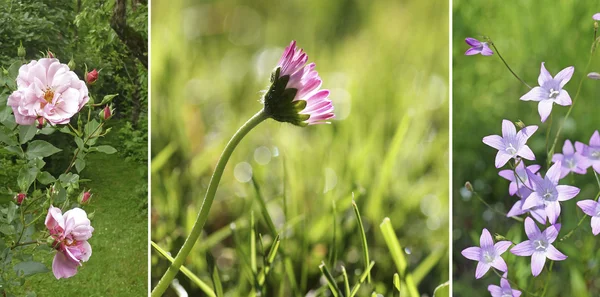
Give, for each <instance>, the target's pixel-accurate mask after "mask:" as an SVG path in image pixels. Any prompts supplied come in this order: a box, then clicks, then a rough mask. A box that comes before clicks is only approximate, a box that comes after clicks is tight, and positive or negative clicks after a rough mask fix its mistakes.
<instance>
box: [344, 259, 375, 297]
mask: <svg viewBox="0 0 600 297" xmlns="http://www.w3.org/2000/svg"><path fill="white" fill-rule="evenodd" d="M374 265H375V262H371V264H369V266H368V267H367V269H366V270H365V271H363V273H362V274H361V275H360V278H359V279H358V283H356V285H354V287H353V288H352V291H351V292H350V297H354V295H356V293H358V289H360V286H361V285H362V283H364V282H365V279H366V278H367V275H369V274H370V273H371V268H373V266H374Z"/></svg>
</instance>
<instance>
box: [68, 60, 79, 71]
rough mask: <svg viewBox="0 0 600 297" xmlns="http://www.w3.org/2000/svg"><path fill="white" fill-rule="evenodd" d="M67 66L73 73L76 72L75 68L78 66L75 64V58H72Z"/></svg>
mask: <svg viewBox="0 0 600 297" xmlns="http://www.w3.org/2000/svg"><path fill="white" fill-rule="evenodd" d="M67 66H68V67H69V69H70V70H71V71H73V70H75V67H77V64H76V63H75V60H73V57H71V60H69V63H68V64H67Z"/></svg>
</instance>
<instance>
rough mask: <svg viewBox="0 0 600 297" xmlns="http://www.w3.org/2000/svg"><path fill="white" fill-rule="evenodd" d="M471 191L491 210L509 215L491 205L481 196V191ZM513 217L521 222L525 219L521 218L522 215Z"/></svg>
mask: <svg viewBox="0 0 600 297" xmlns="http://www.w3.org/2000/svg"><path fill="white" fill-rule="evenodd" d="M471 193H473V195H475V197H477V199H479V201H481V203H483V204H485V206H487V207H488V208H489V209H490V210H493V211H495V212H497V213H498V214H500V215H502V216H504V217H507V215H506V214H505V213H503V212H501V211H499V210H497V209H496V208H494V207H492V206H491V205H489V204H488V203H487V202H485V200H483V198H481V196H479V193H477V192H475V191H472V192H471ZM510 218H511V219H514V220H517V221H519V222H523V219H521V218H520V217H510Z"/></svg>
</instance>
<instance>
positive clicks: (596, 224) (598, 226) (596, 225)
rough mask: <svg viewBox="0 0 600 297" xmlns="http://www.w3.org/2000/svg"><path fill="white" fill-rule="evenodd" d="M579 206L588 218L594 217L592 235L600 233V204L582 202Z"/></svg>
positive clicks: (589, 201)
mask: <svg viewBox="0 0 600 297" xmlns="http://www.w3.org/2000/svg"><path fill="white" fill-rule="evenodd" d="M577 206H579V208H581V210H582V211H583V212H584V213H585V214H586V215H588V216H590V217H592V223H591V224H592V233H594V235H598V233H600V203H599V202H596V201H595V200H581V201H579V202H577Z"/></svg>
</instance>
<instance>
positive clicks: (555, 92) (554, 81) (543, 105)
mask: <svg viewBox="0 0 600 297" xmlns="http://www.w3.org/2000/svg"><path fill="white" fill-rule="evenodd" d="M573 71H575V67H573V66H571V67H567V68H565V69H563V70H561V71H560V72H559V73H558V74H557V75H556V76H555V77H552V75H551V74H550V72H548V70H546V67H545V66H544V62H542V69H541V70H540V76H539V77H538V84H539V85H540V86H539V87H534V88H533V89H531V90H530V91H529V92H528V93H527V94H525V95H523V96H522V97H521V100H523V101H538V102H539V105H538V112H539V113H540V117H541V118H542V123H543V122H545V121H546V119H547V118H548V116H549V115H550V113H551V112H552V105H553V104H554V103H556V104H558V105H562V106H569V105H571V103H572V102H571V97H570V96H569V93H568V92H567V91H566V90H563V87H564V86H565V85H566V84H567V83H568V82H569V80H571V77H572V76H573Z"/></svg>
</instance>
